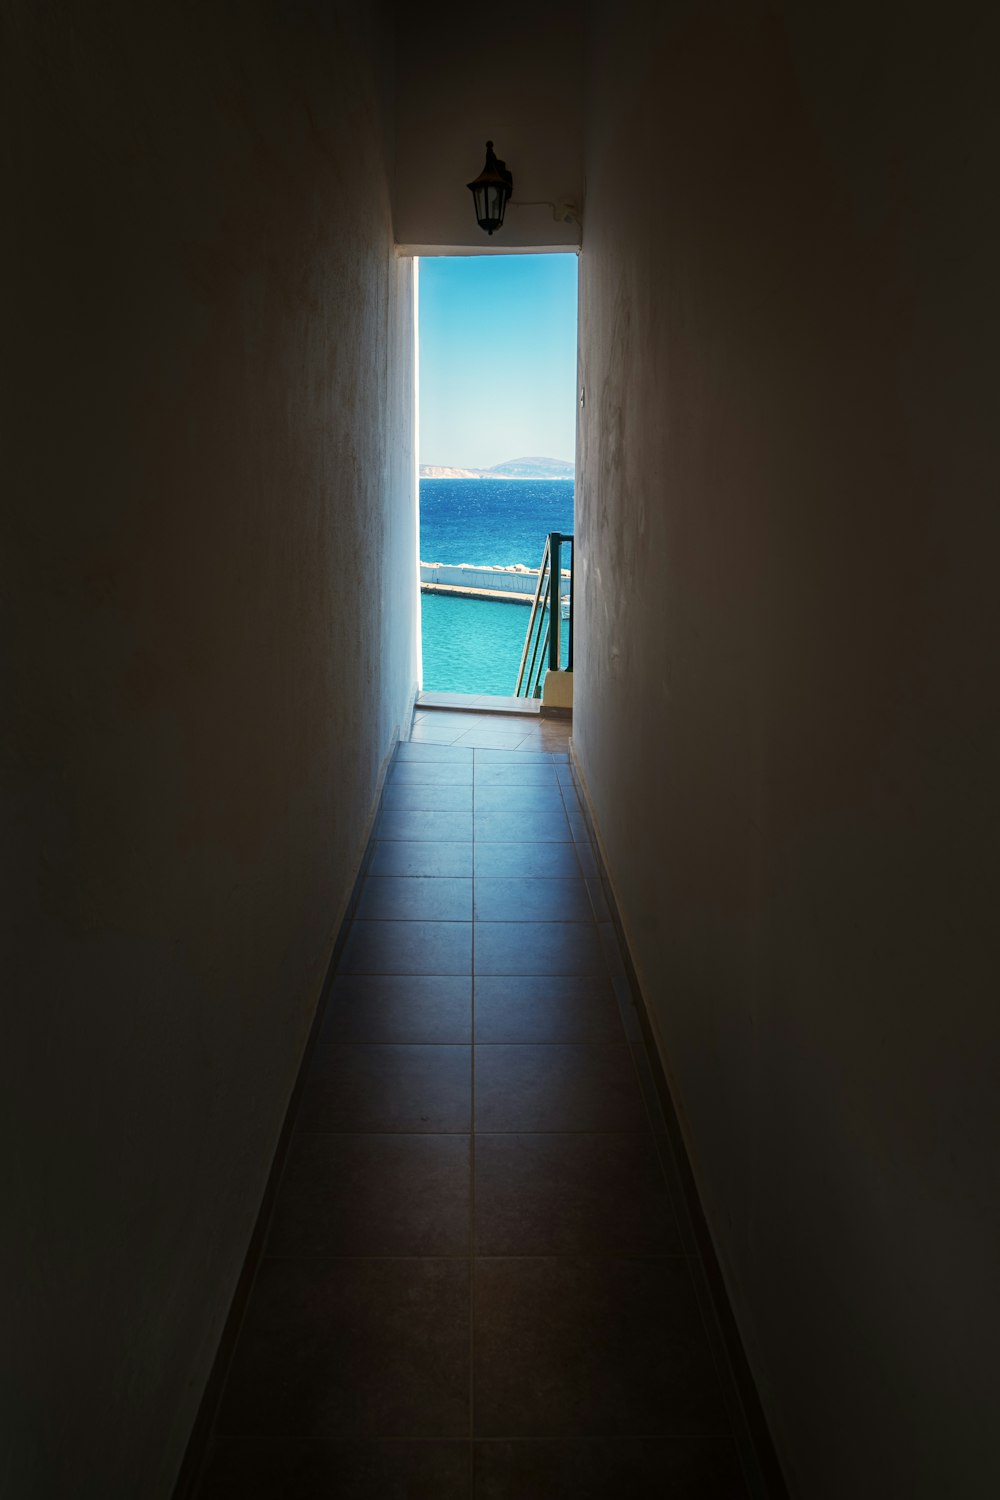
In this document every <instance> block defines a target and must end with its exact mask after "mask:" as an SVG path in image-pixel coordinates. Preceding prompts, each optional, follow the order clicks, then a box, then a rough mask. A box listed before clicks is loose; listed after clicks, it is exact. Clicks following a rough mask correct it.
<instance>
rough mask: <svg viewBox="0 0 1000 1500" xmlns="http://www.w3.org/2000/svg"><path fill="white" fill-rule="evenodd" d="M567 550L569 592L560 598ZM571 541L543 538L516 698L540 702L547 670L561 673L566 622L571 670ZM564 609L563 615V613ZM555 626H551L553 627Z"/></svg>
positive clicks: (568, 538)
mask: <svg viewBox="0 0 1000 1500" xmlns="http://www.w3.org/2000/svg"><path fill="white" fill-rule="evenodd" d="M564 544H565V545H568V546H569V548H570V568H569V592H568V594H567V595H566V596H565V597H564V596H563V591H562V588H563V576H562V566H561V564H562V549H563V546H564ZM572 554H573V538H572V537H571V536H566V535H564V534H563V533H562V532H561V531H550V532H549V534H548V536H547V537H546V538H545V547H544V549H543V551H542V561H541V566H540V567H539V569H538V587H537V588H536V589H535V597H534V599H533V600H532V604H531V615H530V617H529V620H528V629H527V631H526V632H525V636H524V650H523V651H522V653H521V666H520V669H519V670H518V674H517V686H516V687H515V688H514V694H515V696H516V697H518V698H540V697H541V696H542V679H543V677H544V676H545V672H546V668H547V669H548V670H549V671H550V672H558V671H560V670H562V668H561V666H560V657H561V655H562V622H563V620H564V619H566V620H568V622H569V630H568V631H567V633H566V634H567V641H566V666H565V670H566V671H567V672H572V670H573V577H574V573H575V571H576V570H575V568H574V567H573V556H572ZM564 609H565V611H566V612H565V614H564V613H563V611H564ZM553 622H554V624H553Z"/></svg>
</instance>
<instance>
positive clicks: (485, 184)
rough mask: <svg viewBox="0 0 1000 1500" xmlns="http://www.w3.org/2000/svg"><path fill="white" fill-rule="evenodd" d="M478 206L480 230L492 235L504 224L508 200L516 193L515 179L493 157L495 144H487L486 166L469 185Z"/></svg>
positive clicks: (503, 164)
mask: <svg viewBox="0 0 1000 1500" xmlns="http://www.w3.org/2000/svg"><path fill="white" fill-rule="evenodd" d="M467 186H468V189H469V192H470V193H471V194H472V197H473V200H474V202H475V205H476V218H477V220H478V221H479V227H480V229H485V230H486V233H487V234H492V233H493V231H494V229H499V228H500V226H501V224H502V223H503V215H504V209H505V208H506V207H507V200H508V199H509V198H510V195H511V193H512V192H513V191H514V178H513V176H512V174H511V173H510V172H508V171H507V167H506V165H505V163H504V162H502V161H497V159H496V157H495V156H494V155H493V142H492V141H487V142H486V165H485V166H484V167H483V170H482V171H481V172H480V174H479V176H478V177H477V178H476V180H475V182H470V183H468V184H467Z"/></svg>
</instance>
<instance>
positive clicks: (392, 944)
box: [199, 710, 750, 1500]
mask: <svg viewBox="0 0 1000 1500" xmlns="http://www.w3.org/2000/svg"><path fill="white" fill-rule="evenodd" d="M478 718H479V716H478V715H474V714H468V713H466V714H459V713H453V712H448V711H440V710H435V711H428V712H424V713H421V714H419V715H418V718H417V721H416V723H415V726H414V729H413V737H412V740H411V741H410V742H409V743H407V744H404V745H401V746H400V748H399V751H398V754H397V757H396V760H395V763H394V765H393V767H392V770H391V772H390V776H389V780H388V783H387V786H386V789H385V797H384V810H383V812H382V814H381V818H380V822H379V824H378V826H377V828H376V832H375V837H374V839H373V842H372V847H371V849H370V851H369V857H368V861H367V865H366V874H365V879H364V883H363V886H362V890H361V895H360V900H359V904H358V907H357V911H356V914H355V918H354V921H353V924H352V927H351V930H350V932H349V934H348V937H347V941H346V945H345V947H344V950H343V956H342V960H341V963H340V967H339V971H338V977H337V979H336V981H335V983H334V987H333V992H332V995H331V998H330V1003H329V1005H328V1008H327V1011H326V1015H325V1018H324V1022H323V1028H322V1032H321V1035H320V1040H319V1043H318V1045H317V1047H316V1049H315V1052H314V1054H313V1057H312V1059H311V1062H310V1065H309V1071H308V1074H307V1077H306V1081H305V1088H304V1093H303V1098H302V1103H301V1107H300V1111H299V1115H298V1119H297V1122H296V1132H295V1135H294V1138H293V1142H292V1146H291V1150H290V1153H289V1159H288V1162H287V1165H286V1169H285V1173H284V1177H283V1180H282V1184H281V1187H280V1191H279V1194H278V1199H277V1204H276V1208H275V1211H274V1215H273V1219H272V1222H271V1226H270V1232H269V1238H268V1241H267V1245H266V1249H265V1257H264V1260H263V1261H262V1263H261V1266H260V1269H259V1272H258V1275H257V1279H256V1282H255V1285H254V1289H253V1292H252V1295H251V1299H250V1303H249V1307H248V1310H247V1314H246V1317H245V1320H244V1323H243V1328H242V1331H241V1333H240V1337H239V1341H238V1344H237V1348H236V1353H235V1356H234V1359H233V1363H232V1367H231V1370H230V1373H229V1377H228V1382H227V1385H226V1388H225V1391H224V1395H223V1399H222V1404H221V1408H220V1411H219V1414H218V1418H217V1422H216V1429H215V1436H214V1439H213V1442H212V1448H211V1452H210V1455H209V1462H208V1466H207V1470H206V1473H205V1476H204V1479H203V1483H202V1487H201V1489H200V1491H199V1495H200V1497H201V1500H235V1497H240V1500H261V1497H267V1500H319V1497H324V1500H326V1497H341V1496H343V1497H351V1500H368V1497H373V1500H374V1497H378V1500H392V1497H400V1500H403V1497H405V1500H422V1497H428V1500H453V1497H454V1500H457V1497H460V1496H461V1497H463V1500H471V1497H473V1496H475V1497H476V1500H569V1497H573V1500H577V1497H584V1500H588V1497H589V1500H599V1497H605V1496H609V1497H610V1496H615V1497H619V1496H624V1497H626V1500H646V1497H649V1500H652V1497H654V1496H655V1497H656V1500H670V1497H677V1500H680V1497H685V1500H737V1497H739V1500H745V1497H746V1496H747V1495H748V1494H749V1493H750V1491H749V1489H748V1487H747V1481H746V1479H745V1478H744V1470H743V1468H742V1466H741V1462H740V1453H741V1452H744V1445H743V1443H742V1440H741V1441H740V1442H737V1440H736V1438H735V1437H734V1426H733V1425H732V1418H733V1416H734V1412H735V1407H734V1405H733V1400H732V1395H731V1391H730V1388H729V1386H728V1384H727V1378H726V1371H725V1366H724V1362H723V1361H722V1359H721V1357H720V1352H719V1345H718V1340H717V1337H716V1335H715V1334H714V1333H713V1332H712V1327H713V1325H712V1320H711V1318H710V1317H709V1316H708V1315H707V1312H706V1308H707V1304H706V1300H705V1296H704V1292H703V1277H702V1276H701V1273H700V1267H699V1263H698V1260H697V1256H696V1253H695V1249H694V1243H693V1240H692V1237H691V1231H690V1226H689V1225H688V1223H687V1220H686V1218H685V1216H684V1213H683V1209H682V1207H681V1206H680V1204H679V1202H678V1197H677V1194H676V1193H675V1194H673V1195H671V1192H670V1188H669V1183H670V1181H671V1178H672V1173H673V1168H672V1165H671V1160H672V1159H671V1158H670V1155H669V1146H668V1144H667V1141H666V1137H665V1134H664V1130H663V1126H662V1120H661V1119H660V1117H659V1115H658V1113H657V1103H656V1098H655V1091H654V1090H653V1088H652V1085H651V1075H650V1072H649V1066H648V1063H647V1062H646V1060H645V1057H644V1055H643V1053H642V1044H641V1039H640V1032H639V1030H638V1027H637V1024H636V1015H635V1012H634V1009H633V1007H632V1000H631V996H630V992H629V989H628V986H627V983H626V982H625V976H624V970H623V968H622V966H621V960H620V956H619V954H618V950H617V946H616V941H615V936H614V929H613V927H612V926H611V923H610V920H609V914H608V911H607V907H606V905H605V902H604V897H603V895H602V893H601V887H600V884H599V882H598V880H597V879H596V878H595V877H596V866H595V864H594V858H593V853H592V851H591V849H590V846H589V844H588V842H587V834H586V826H585V823H584V820H583V818H582V815H581V812H580V807H579V804H578V802H577V800H576V793H575V790H574V786H573V779H572V774H571V772H570V769H569V764H568V757H567V754H566V744H567V730H566V726H564V725H552V724H548V723H546V722H545V721H538V720H535V721H529V720H520V721H509V722H510V723H511V724H512V725H513V727H512V728H510V729H506V730H499V729H496V728H495V727H494V725H493V724H492V723H489V722H488V723H486V724H483V723H481V722H477V720H478ZM501 740H503V743H500V741H501ZM735 1430H738V1422H737V1425H736V1429H735Z"/></svg>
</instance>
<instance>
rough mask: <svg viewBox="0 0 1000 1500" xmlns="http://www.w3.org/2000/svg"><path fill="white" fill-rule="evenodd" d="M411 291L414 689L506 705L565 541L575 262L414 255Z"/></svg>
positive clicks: (563, 257)
mask: <svg viewBox="0 0 1000 1500" xmlns="http://www.w3.org/2000/svg"><path fill="white" fill-rule="evenodd" d="M419 283H420V295H419V303H418V348H419V361H420V383H419V389H420V400H419V412H418V434H419V438H418V443H419V449H418V453H419V465H420V468H419V474H420V480H419V485H420V574H421V579H420V587H421V618H422V642H423V688H424V691H425V692H431V693H437V692H445V693H466V694H472V695H475V696H484V695H485V696H491V697H492V696H496V697H506V696H509V695H511V694H513V693H514V692H515V688H516V686H517V681H518V675H519V668H520V665H521V660H522V652H523V648H524V644H525V638H526V634H527V633H528V627H529V622H530V620H531V616H532V605H533V601H534V600H535V595H536V588H537V584H538V579H539V569H540V568H541V567H542V562H543V552H544V549H545V545H546V540H547V538H548V536H549V535H550V534H551V533H556V534H558V535H561V536H564V537H571V536H572V533H573V500H574V467H575V440H576V368H577V257H576V255H575V254H573V253H569V254H556V255H552V254H547V255H532V254H511V255H488V256H476V255H467V256H435V257H431V258H422V259H421V261H420V264H419ZM570 556H571V549H570V548H569V547H566V548H565V550H564V552H563V557H564V558H565V559H566V561H567V562H568V561H569V557H570ZM555 576H556V579H557V581H558V579H559V577H560V574H559V572H557V573H556V575H555ZM543 584H544V573H543ZM566 587H568V584H566ZM557 594H558V589H557ZM556 614H557V612H555V611H554V612H553V617H554V618H555V615H556ZM548 628H551V627H548ZM559 628H560V630H561V633H562V636H563V637H564V645H565V637H566V635H567V631H568V621H566V620H563V621H562V623H561V625H560V627H559ZM547 660H548V655H547V653H546V656H545V661H547ZM539 669H540V670H539V673H538V674H537V676H536V678H535V683H536V685H537V684H540V681H541V679H542V678H543V677H544V670H545V662H544V661H541V660H540V661H539ZM553 681H555V679H553Z"/></svg>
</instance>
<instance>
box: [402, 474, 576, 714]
mask: <svg viewBox="0 0 1000 1500" xmlns="http://www.w3.org/2000/svg"><path fill="white" fill-rule="evenodd" d="M550 531H561V532H562V533H563V534H564V535H571V534H572V531H573V481H572V479H421V481H420V557H421V561H423V562H439V563H474V564H478V565H480V566H482V565H484V564H485V565H488V566H500V567H509V566H510V565H511V564H512V563H523V564H524V565H525V567H528V568H537V567H538V564H539V563H540V562H541V558H542V549H543V547H544V546H545V538H546V536H547V535H548V533H549V532H550ZM529 613H530V610H529V609H528V607H527V606H526V605H524V604H513V603H512V604H508V603H506V602H494V601H492V600H482V599H455V598H450V597H448V596H447V595H442V594H422V595H421V615H422V631H423V655H424V690H425V691H426V692H439V693H445V692H447V693H484V694H486V693H488V694H491V695H500V696H506V695H507V694H510V693H513V691H514V686H515V683H516V681H517V669H518V666H519V664H520V661H521V651H522V649H523V647H524V634H525V631H526V630H527V628H528V616H529ZM565 631H566V625H565V622H564V623H563V633H564V635H565Z"/></svg>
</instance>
